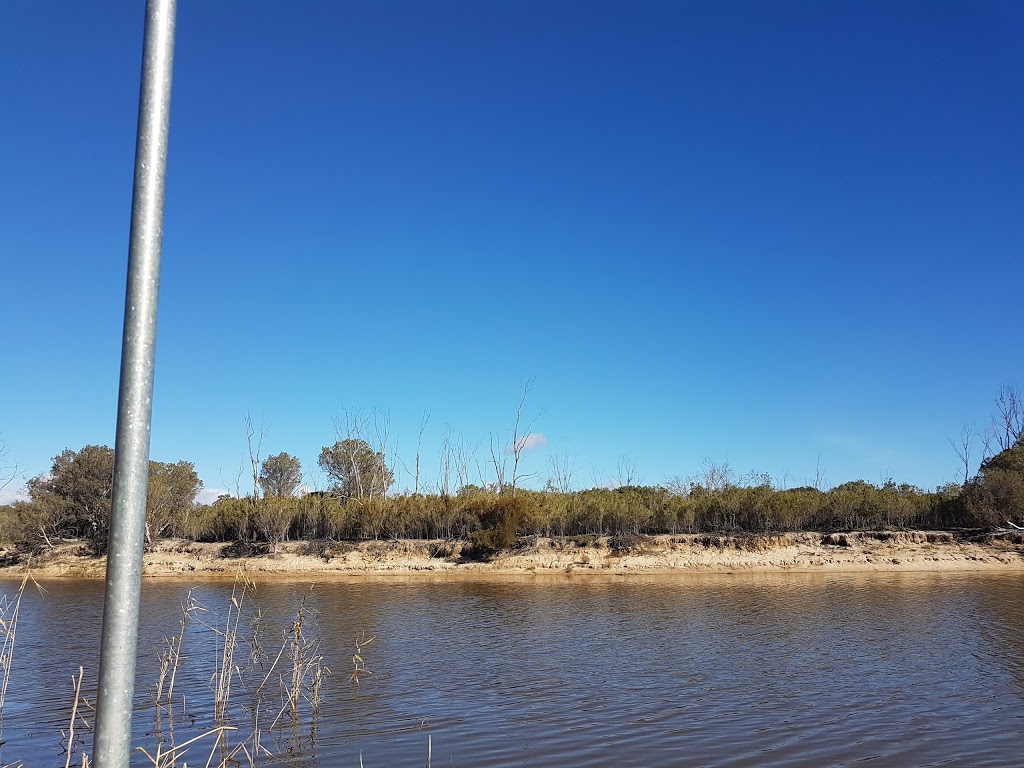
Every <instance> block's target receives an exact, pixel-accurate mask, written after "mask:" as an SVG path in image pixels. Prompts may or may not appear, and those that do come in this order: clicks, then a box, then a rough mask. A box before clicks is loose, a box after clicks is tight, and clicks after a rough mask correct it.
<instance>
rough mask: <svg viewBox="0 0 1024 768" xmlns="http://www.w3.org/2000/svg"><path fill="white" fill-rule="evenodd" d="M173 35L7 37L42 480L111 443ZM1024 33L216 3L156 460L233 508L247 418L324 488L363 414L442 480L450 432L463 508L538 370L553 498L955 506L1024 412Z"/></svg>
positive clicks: (182, 119)
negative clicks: (823, 497) (749, 496)
mask: <svg viewBox="0 0 1024 768" xmlns="http://www.w3.org/2000/svg"><path fill="white" fill-rule="evenodd" d="M142 6H143V3H142V2H141V1H140V2H131V3H129V2H113V1H109V2H100V3H78V2H70V0H64V1H63V2H55V3H39V2H34V1H33V0H9V1H8V2H4V3H3V4H2V6H0V71H3V72H4V73H5V75H4V77H3V78H2V79H0V104H2V105H3V106H2V109H3V118H2V120H0V147H2V149H0V153H2V158H3V159H2V166H0V254H2V280H0V286H2V287H0V332H2V333H0V343H2V356H0V361H2V362H0V368H2V373H0V435H2V439H3V442H4V443H5V444H6V446H7V448H8V449H9V452H10V456H11V457H12V458H16V459H18V460H19V461H20V462H21V463H22V464H23V465H24V467H25V469H26V471H27V472H28V474H29V475H31V474H37V473H41V472H45V471H46V470H47V469H48V467H49V463H50V458H51V457H52V456H54V455H55V454H57V453H59V452H60V451H61V450H63V449H64V448H65V447H69V448H73V449H78V448H81V447H82V446H84V445H86V444H89V443H106V444H110V445H112V444H113V437H114V423H115V410H116V399H117V373H118V360H119V355H120V341H121V322H122V312H123V302H124V276H125V265H126V259H127V241H128V218H129V210H130V205H131V180H132V165H133V158H134V140H135V127H136V115H137V98H138V80H139V60H140V56H141V39H142V20H143V14H142ZM1022 39H1024V6H1022V5H1021V4H1020V3H1019V2H1015V1H1013V0H1007V1H1005V2H984V1H982V0H970V1H969V2H941V1H938V0H936V1H934V2H933V1H931V0H929V1H928V2H923V1H922V2H899V1H890V0H886V1H885V2H880V1H879V2H872V1H870V0H868V1H864V0H858V1H857V2H843V1H842V0H835V1H830V2H817V1H816V0H807V1H788V2H786V1H780V2H743V1H739V0H708V1H707V2H682V1H679V2H628V3H627V2H601V1H599V0H585V1H583V2H567V1H560V0H544V1H543V2H534V1H532V0H516V1H515V2H477V1H476V0H472V1H471V0H459V1H452V0H432V1H431V2H389V1H388V0H372V1H370V0H368V1H366V2H326V1H324V2H296V3H287V4H286V3H278V2H246V3H242V2H227V1H224V2H199V1H198V0H180V3H179V10H178V32H177V49H176V60H175V78H174V94H173V111H172V120H171V151H170V164H169V178H168V188H167V209H166V219H165V232H166V235H165V241H164V261H163V283H162V290H161V308H160V324H159V342H158V347H157V379H156V382H157V383H156V393H155V406H154V425H153V437H152V452H153V457H154V458H155V459H157V460H162V461H177V460H179V459H187V460H190V461H194V462H195V464H196V468H197V470H198V472H199V474H200V477H201V478H202V479H203V481H204V482H205V483H206V485H207V486H208V487H209V488H223V487H225V486H226V485H227V486H232V485H234V479H235V476H236V475H237V472H238V467H239V463H240V461H241V460H243V458H244V457H245V432H244V427H243V419H244V417H245V415H246V412H251V413H252V414H253V416H254V418H255V419H256V421H257V422H259V421H260V420H262V421H263V423H264V425H265V427H266V428H267V430H268V433H267V438H266V441H265V443H264V451H263V452H264V455H266V454H267V453H277V452H280V451H288V452H290V453H292V454H294V455H297V456H298V457H299V458H301V459H302V462H303V465H304V467H305V468H307V469H313V468H314V466H315V462H316V457H317V456H318V454H319V451H320V448H321V447H322V446H324V445H328V444H330V443H332V442H333V441H334V436H333V428H332V420H333V419H335V418H338V417H342V416H343V414H344V412H345V411H344V409H345V408H348V409H356V408H360V407H361V408H365V409H370V408H378V409H380V410H382V411H387V412H389V413H390V418H391V438H392V447H394V441H395V439H396V438H397V440H398V449H399V454H400V455H401V456H402V457H403V459H404V460H405V462H406V463H409V464H411V463H412V455H413V451H414V447H415V443H416V436H417V431H418V427H419V423H420V419H421V416H422V414H423V413H424V412H425V411H429V412H430V414H431V420H430V423H429V426H428V428H427V432H426V434H425V437H424V444H423V451H424V455H425V467H426V469H425V470H424V474H425V475H427V476H428V478H429V479H432V478H433V477H434V476H436V467H437V454H438V446H439V444H440V441H441V438H442V435H443V433H444V430H445V425H449V426H450V428H451V430H452V432H453V433H454V434H456V435H458V434H460V433H461V434H462V435H464V436H465V437H466V439H467V440H469V441H473V442H475V441H478V440H483V441H484V449H483V450H481V453H480V458H481V461H483V459H484V457H485V454H486V439H487V436H488V434H489V433H491V432H494V433H497V434H500V435H502V436H504V438H505V439H507V438H508V436H509V434H510V429H511V426H512V422H513V419H514V415H515V407H516V404H517V402H518V398H519V392H520V387H521V385H522V382H523V381H524V380H526V379H528V378H533V379H535V384H534V386H533V390H532V392H531V393H530V397H529V399H528V401H527V408H526V413H527V415H528V416H529V417H531V418H532V417H533V416H535V415H538V414H539V419H538V420H537V422H536V424H535V429H536V430H537V431H538V432H541V433H543V435H544V436H545V437H546V439H547V444H546V445H544V446H540V447H538V448H537V449H535V450H533V451H531V452H530V453H529V455H528V456H527V457H526V462H527V467H526V468H527V471H536V472H537V473H539V474H538V479H537V480H536V481H535V482H540V479H542V478H543V476H544V474H545V467H546V460H547V456H548V455H549V454H551V453H554V452H558V453H564V454H567V455H569V456H571V457H573V458H574V460H575V462H576V464H577V465H578V466H579V472H578V474H577V482H578V483H579V484H581V485H590V484H592V483H593V482H595V480H596V481H597V482H604V480H605V479H611V478H613V477H614V475H615V473H616V465H617V462H618V460H619V457H620V456H622V455H624V454H628V455H629V456H630V457H631V460H632V461H634V462H635V463H636V465H637V467H638V469H639V473H640V477H641V479H642V480H643V481H644V482H645V483H651V484H653V483H658V482H661V481H662V480H664V479H665V478H666V477H668V476H672V475H689V474H691V473H694V472H695V471H696V470H697V468H698V463H699V462H700V460H701V458H702V457H705V456H707V457H711V458H712V459H715V460H723V459H727V460H728V461H729V463H730V464H731V466H732V467H733V468H734V469H736V470H737V471H738V472H739V473H742V472H746V471H748V470H750V469H753V468H757V469H758V470H760V471H764V472H768V473H770V474H771V475H773V476H775V477H777V478H779V479H780V480H783V479H785V482H786V484H788V485H789V486H794V485H800V484H802V483H804V482H805V481H807V480H808V479H811V478H813V477H814V475H815V468H816V464H817V462H818V461H819V457H820V463H821V469H822V471H823V473H824V475H825V477H826V478H827V480H828V481H829V482H830V483H831V484H837V483H840V482H844V481H847V480H853V479H859V478H863V479H865V480H868V481H870V482H878V481H879V480H880V479H881V478H882V477H883V476H892V477H894V478H895V479H896V480H897V481H902V482H910V483H914V484H917V485H920V486H923V487H926V488H931V487H934V486H935V485H937V484H940V483H943V482H947V481H951V480H953V479H954V476H955V472H956V467H957V460H956V458H955V456H954V455H953V452H952V450H951V448H950V446H949V444H948V442H947V440H948V438H949V437H950V436H953V435H955V434H957V433H959V431H960V428H961V426H962V425H963V424H965V423H966V424H981V423H984V422H985V421H987V420H988V418H989V414H990V412H991V410H992V408H991V404H992V400H993V397H994V395H995V394H996V391H997V389H998V387H999V385H1000V384H1001V383H1003V382H1015V383H1017V384H1022V383H1024V360H1022V355H1021V352H1022V344H1021V324H1020V307H1021V286H1022V284H1024V267H1022V264H1021V255H1022V246H1024V216H1022V213H1024V142H1022V140H1021V136H1024V58H1022V52H1021V40H1022ZM399 475H400V478H399V487H403V486H407V485H410V484H411V481H410V479H409V477H408V475H404V474H402V473H401V472H400V473H399ZM311 481H313V482H315V478H311ZM243 482H244V481H243ZM243 487H244V486H243ZM10 490H11V489H8V496H7V497H8V498H9V495H10Z"/></svg>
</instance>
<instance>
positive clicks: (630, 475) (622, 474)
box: [615, 453, 640, 488]
mask: <svg viewBox="0 0 1024 768" xmlns="http://www.w3.org/2000/svg"><path fill="white" fill-rule="evenodd" d="M615 481H616V483H618V486H619V487H620V488H622V487H625V486H633V485H637V484H639V482H640V473H639V470H638V469H637V465H636V459H634V458H633V457H632V456H630V455H629V454H628V453H624V454H622V455H621V456H619V460H618V462H616V464H615Z"/></svg>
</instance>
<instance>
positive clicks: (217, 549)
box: [0, 531, 1024, 579]
mask: <svg viewBox="0 0 1024 768" xmlns="http://www.w3.org/2000/svg"><path fill="white" fill-rule="evenodd" d="M82 549H83V548H82V546H81V545H80V544H77V543H66V544H64V545H62V546H60V547H58V548H57V549H56V550H54V551H50V552H47V553H43V554H41V555H37V556H34V557H31V558H28V559H27V560H25V561H23V562H20V563H17V564H11V565H7V566H5V567H3V568H0V575H7V576H12V577H13V576H17V575H19V574H22V573H24V571H25V569H26V568H28V569H30V570H31V572H32V573H33V574H35V575H37V576H47V577H70V578H102V577H103V575H104V572H105V568H106V561H105V559H103V558H96V557H90V556H88V555H84V554H81V551H82ZM11 559H13V558H10V557H8V558H7V560H8V562H10V560H11ZM239 570H244V571H246V572H248V573H251V574H253V575H256V574H259V575H260V576H261V577H273V576H280V577H289V576H303V577H305V576H313V577H316V578H322V577H328V576H331V575H339V576H343V575H353V574H389V573H395V574H399V573H400V574H406V575H408V574H416V573H424V574H435V575H442V574H450V575H453V576H455V575H458V574H478V575H480V574H529V573H538V574H540V573H577V574H586V573H602V574H609V573H611V574H630V573H671V572H686V571H699V572H706V573H707V572H710V573H714V572H731V571H896V570H899V571H996V570H998V571H1024V536H1022V535H1019V534H1015V535H1012V536H984V535H974V536H966V535H962V534H954V533H946V532H936V531H899V532H889V531H883V532H857V533H835V534H820V533H787V534H778V535H736V536H732V535H715V534H710V535H708V534H685V535H660V536H610V537H609V536H571V537H562V538H553V539H548V538H531V539H529V540H527V541H524V542H523V543H521V544H520V546H518V547H516V548H515V549H513V550H511V551H508V552H503V553H499V554H497V555H494V556H493V557H490V558H488V559H477V558H475V557H474V556H473V555H472V553H471V552H470V551H469V549H468V547H467V546H466V545H464V544H463V543H462V542H453V541H425V540H397V541H396V540H392V541H360V542H286V543H283V544H281V545H280V546H279V547H278V550H277V552H268V553H265V554H263V553H259V552H258V550H257V549H256V548H254V547H245V546H239V545H233V544H223V543H197V542H190V541H183V540H174V539H172V540H165V541H161V542H159V543H158V544H157V545H156V546H155V547H154V548H153V549H152V550H151V551H149V552H147V553H146V558H145V566H144V575H145V576H147V577H192V578H195V577H198V578H211V579H215V578H221V577H233V576H234V574H236V573H238V572H239Z"/></svg>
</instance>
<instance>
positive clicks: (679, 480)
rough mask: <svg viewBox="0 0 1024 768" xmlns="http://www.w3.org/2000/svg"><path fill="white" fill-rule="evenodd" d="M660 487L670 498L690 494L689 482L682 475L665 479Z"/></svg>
mask: <svg viewBox="0 0 1024 768" xmlns="http://www.w3.org/2000/svg"><path fill="white" fill-rule="evenodd" d="M662 486H663V487H664V488H665V490H666V491H668V492H669V494H670V495H672V496H688V495H689V494H690V480H689V478H686V477H683V476H682V475H672V476H671V477H666V478H665V482H663V483H662Z"/></svg>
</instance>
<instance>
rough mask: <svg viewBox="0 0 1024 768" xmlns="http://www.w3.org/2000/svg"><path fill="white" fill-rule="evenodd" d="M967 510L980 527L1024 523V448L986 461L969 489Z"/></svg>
mask: <svg viewBox="0 0 1024 768" xmlns="http://www.w3.org/2000/svg"><path fill="white" fill-rule="evenodd" d="M966 496H967V508H968V510H969V511H970V512H971V514H972V517H973V518H974V520H975V522H976V523H977V524H981V525H1002V524H1003V523H1005V522H1007V521H1009V522H1012V523H1014V524H1017V525H1019V524H1021V523H1022V522H1024V445H1022V444H1021V443H1020V442H1019V441H1018V442H1017V443H1016V444H1015V445H1014V446H1013V447H1011V448H1007V449H1006V450H1004V451H1000V452H999V453H997V454H996V455H995V456H993V457H991V458H989V459H986V460H985V461H984V462H982V464H981V468H980V469H979V470H978V476H977V477H976V478H975V479H974V480H973V481H972V482H971V484H970V486H969V487H968V488H967V493H966Z"/></svg>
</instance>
